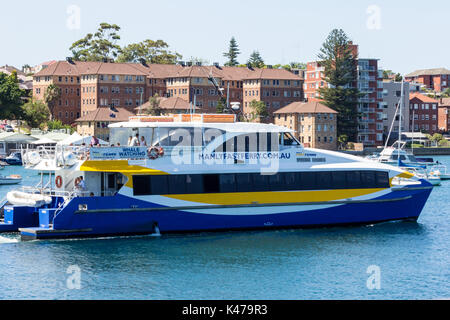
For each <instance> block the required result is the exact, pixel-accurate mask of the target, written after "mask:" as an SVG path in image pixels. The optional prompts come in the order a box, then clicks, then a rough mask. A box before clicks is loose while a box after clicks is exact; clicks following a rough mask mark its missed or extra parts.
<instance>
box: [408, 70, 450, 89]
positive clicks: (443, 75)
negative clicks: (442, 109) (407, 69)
mask: <svg viewBox="0 0 450 320" xmlns="http://www.w3.org/2000/svg"><path fill="white" fill-rule="evenodd" d="M405 81H408V82H417V83H420V84H422V85H424V86H425V87H426V88H428V89H430V90H433V91H435V92H442V91H445V90H446V89H447V88H450V70H447V69H446V68H436V69H424V70H416V71H414V72H412V73H409V74H407V75H405Z"/></svg>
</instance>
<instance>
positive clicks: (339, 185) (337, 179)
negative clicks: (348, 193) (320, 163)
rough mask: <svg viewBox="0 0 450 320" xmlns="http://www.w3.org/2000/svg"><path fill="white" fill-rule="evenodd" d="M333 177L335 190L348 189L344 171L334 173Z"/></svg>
mask: <svg viewBox="0 0 450 320" xmlns="http://www.w3.org/2000/svg"><path fill="white" fill-rule="evenodd" d="M332 177H333V188H334V189H345V188H347V184H346V178H345V172H344V171H334V172H332Z"/></svg>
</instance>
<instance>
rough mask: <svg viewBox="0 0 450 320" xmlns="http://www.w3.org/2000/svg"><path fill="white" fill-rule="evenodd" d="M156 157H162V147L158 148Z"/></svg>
mask: <svg viewBox="0 0 450 320" xmlns="http://www.w3.org/2000/svg"><path fill="white" fill-rule="evenodd" d="M158 155H159V156H160V157H161V158H162V157H164V149H163V148H162V147H160V148H159V150H158Z"/></svg>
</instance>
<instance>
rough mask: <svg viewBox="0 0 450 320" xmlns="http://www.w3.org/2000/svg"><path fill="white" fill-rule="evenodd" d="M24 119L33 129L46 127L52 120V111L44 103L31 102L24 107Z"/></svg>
mask: <svg viewBox="0 0 450 320" xmlns="http://www.w3.org/2000/svg"><path fill="white" fill-rule="evenodd" d="M22 110H23V119H24V120H25V121H26V122H27V123H28V125H29V126H30V127H32V128H39V127H42V125H45V124H46V123H47V121H48V120H49V119H50V110H49V109H48V106H47V105H46V104H45V103H43V102H42V101H36V100H30V101H28V102H27V103H25V104H24V105H23V106H22Z"/></svg>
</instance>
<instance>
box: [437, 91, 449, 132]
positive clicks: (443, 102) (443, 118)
mask: <svg viewBox="0 0 450 320" xmlns="http://www.w3.org/2000/svg"><path fill="white" fill-rule="evenodd" d="M438 108H439V110H438V128H439V131H440V132H443V133H448V132H449V128H450V98H440V100H439V105H438Z"/></svg>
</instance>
